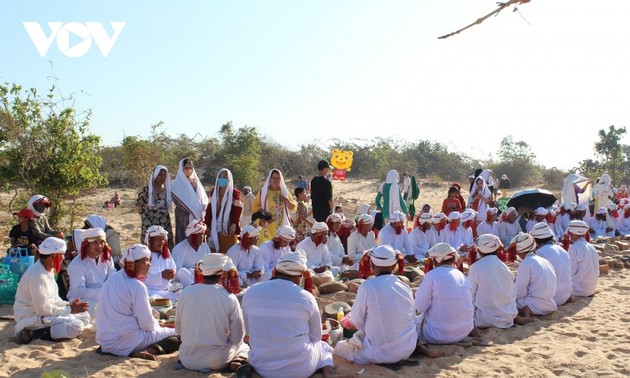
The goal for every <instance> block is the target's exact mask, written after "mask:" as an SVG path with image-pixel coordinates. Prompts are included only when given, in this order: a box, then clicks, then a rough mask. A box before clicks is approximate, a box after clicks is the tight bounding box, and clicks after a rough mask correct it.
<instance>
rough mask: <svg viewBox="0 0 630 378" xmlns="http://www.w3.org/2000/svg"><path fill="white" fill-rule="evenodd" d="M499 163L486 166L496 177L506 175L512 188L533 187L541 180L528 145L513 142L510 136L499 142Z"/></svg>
mask: <svg viewBox="0 0 630 378" xmlns="http://www.w3.org/2000/svg"><path fill="white" fill-rule="evenodd" d="M497 155H498V157H499V161H498V162H497V163H490V164H489V165H488V166H489V167H490V168H491V169H492V170H493V172H495V173H496V175H497V176H499V177H500V176H501V175H502V174H506V175H507V176H508V177H509V178H510V182H511V184H512V186H535V185H536V184H537V183H538V182H540V179H541V170H540V168H539V167H537V165H536V162H535V159H536V156H535V155H534V153H533V152H532V150H531V147H530V145H529V144H527V143H526V142H523V141H514V139H513V138H512V136H511V135H510V136H507V137H505V138H503V139H502V140H501V145H500V146H499V151H498V152H497Z"/></svg>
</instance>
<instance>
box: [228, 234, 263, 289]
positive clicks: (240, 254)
mask: <svg viewBox="0 0 630 378" xmlns="http://www.w3.org/2000/svg"><path fill="white" fill-rule="evenodd" d="M227 255H228V257H229V258H231V259H232V262H233V263H234V265H236V269H237V270H238V283H239V285H240V286H241V287H245V286H252V285H253V284H256V283H258V282H263V281H264V280H265V279H264V274H265V271H264V270H263V269H264V266H263V259H262V256H261V255H260V248H258V247H257V246H255V245H252V246H250V247H249V249H248V250H247V251H243V250H242V249H241V243H236V244H234V245H233V246H231V247H230V249H228V251H227ZM257 271H260V273H261V274H263V275H262V276H260V278H247V275H248V274H249V273H253V272H257Z"/></svg>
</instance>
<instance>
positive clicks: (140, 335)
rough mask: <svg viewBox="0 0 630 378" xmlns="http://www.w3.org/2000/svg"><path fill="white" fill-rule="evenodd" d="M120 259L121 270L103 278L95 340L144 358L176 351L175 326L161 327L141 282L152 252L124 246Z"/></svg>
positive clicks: (139, 246)
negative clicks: (124, 250)
mask: <svg viewBox="0 0 630 378" xmlns="http://www.w3.org/2000/svg"><path fill="white" fill-rule="evenodd" d="M122 262H123V269H122V270H119V271H118V272H116V273H114V274H113V275H112V276H111V277H110V278H109V279H108V280H107V281H105V284H104V285H103V291H102V293H101V297H100V298H99V300H98V302H99V305H98V307H97V308H96V324H98V326H97V327H96V343H97V344H98V345H100V350H101V351H102V352H103V353H111V354H115V355H117V356H122V357H127V356H129V357H138V358H144V359H147V360H155V359H156V357H155V356H156V355H158V354H169V353H173V352H175V351H176V350H177V349H178V348H179V344H180V341H179V338H177V337H176V336H175V334H176V333H175V329H173V328H162V327H160V325H159V323H158V321H157V320H156V319H155V318H154V317H153V314H152V309H151V305H150V304H149V293H148V291H147V287H146V286H145V285H144V283H142V280H143V279H144V278H146V276H147V274H148V273H149V268H150V267H151V251H150V250H149V248H148V247H147V246H145V245H142V244H135V245H133V246H131V247H129V248H128V249H127V251H126V252H125V255H124V257H123V260H122ZM171 336H173V337H171Z"/></svg>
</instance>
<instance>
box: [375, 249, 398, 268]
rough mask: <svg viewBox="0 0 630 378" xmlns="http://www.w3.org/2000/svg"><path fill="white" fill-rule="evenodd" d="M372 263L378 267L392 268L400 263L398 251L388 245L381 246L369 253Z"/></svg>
mask: <svg viewBox="0 0 630 378" xmlns="http://www.w3.org/2000/svg"><path fill="white" fill-rule="evenodd" d="M368 254H369V256H370V261H372V264H374V265H376V266H385V267H388V266H392V265H394V264H396V263H397V262H398V258H397V257H396V251H394V248H392V246H390V245H388V244H383V245H379V246H377V247H374V248H373V249H372V250H370V251H368Z"/></svg>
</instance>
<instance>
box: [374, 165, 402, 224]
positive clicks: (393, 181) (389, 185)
mask: <svg viewBox="0 0 630 378" xmlns="http://www.w3.org/2000/svg"><path fill="white" fill-rule="evenodd" d="M398 178H399V177H398V171H396V170H395V169H392V170H390V171H389V172H387V176H386V177H385V182H384V183H382V184H381V185H380V186H379V187H378V192H377V194H376V200H375V202H376V209H377V210H380V211H381V213H382V216H383V222H385V221H387V220H388V219H389V215H390V214H391V213H393V212H394V211H400V212H401V213H403V214H407V204H405V201H404V200H403V197H402V193H401V191H400V187H399V186H398Z"/></svg>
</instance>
